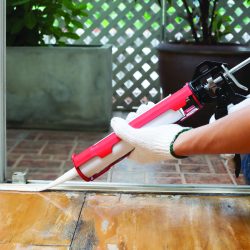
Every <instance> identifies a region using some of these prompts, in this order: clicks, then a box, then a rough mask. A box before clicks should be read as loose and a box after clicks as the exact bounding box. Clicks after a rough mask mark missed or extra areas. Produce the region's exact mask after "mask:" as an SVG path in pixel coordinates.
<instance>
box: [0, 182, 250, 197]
mask: <svg viewBox="0 0 250 250" xmlns="http://www.w3.org/2000/svg"><path fill="white" fill-rule="evenodd" d="M48 183H50V181H44V180H28V183H27V184H12V183H2V184H0V191H23V190H26V191H28V190H27V189H28V188H30V189H31V190H32V189H35V188H39V187H42V186H44V185H46V184H48ZM46 191H83V192H105V193H109V192H111V193H155V194H211V195H212V194H215V195H216V194H225V195H230V194H232V195H236V194H239V195H241V194H246V195H249V194H250V186H247V185H242V186H233V185H195V184H181V185H180V184H178V185H176V184H165V185H162V184H161V185H152V184H136V183H135V184H134V183H133V184H131V183H107V182H81V181H68V182H65V183H63V184H61V185H58V186H56V187H53V188H51V189H49V190H46Z"/></svg>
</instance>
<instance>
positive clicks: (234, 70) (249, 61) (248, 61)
mask: <svg viewBox="0 0 250 250" xmlns="http://www.w3.org/2000/svg"><path fill="white" fill-rule="evenodd" d="M248 63H250V57H248V58H247V59H246V60H244V61H243V62H241V63H239V64H237V65H236V66H234V67H233V68H231V69H230V70H229V72H230V73H231V74H233V73H235V72H237V71H238V70H240V69H241V68H243V67H245V66H246V65H247V64H248ZM224 75H226V74H224ZM221 80H222V78H221V76H219V77H217V78H216V79H215V80H214V82H215V83H218V82H220V81H221Z"/></svg>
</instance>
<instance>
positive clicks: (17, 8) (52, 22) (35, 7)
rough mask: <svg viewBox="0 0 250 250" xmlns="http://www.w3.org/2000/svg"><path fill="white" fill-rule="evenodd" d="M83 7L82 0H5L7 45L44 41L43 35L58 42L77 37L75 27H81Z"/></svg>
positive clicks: (61, 42) (39, 43)
mask: <svg viewBox="0 0 250 250" xmlns="http://www.w3.org/2000/svg"><path fill="white" fill-rule="evenodd" d="M86 8H87V5H86V4H85V3H83V1H82V0H7V10H6V15H7V27H6V40H7V45H8V46H38V45H45V42H44V37H45V36H49V37H51V38H54V40H55V44H57V45H62V44H65V40H66V39H67V38H70V39H73V40H77V39H79V36H78V35H77V34H76V33H75V29H76V28H80V29H83V22H82V21H81V19H82V18H84V17H86V16H87V13H86Z"/></svg>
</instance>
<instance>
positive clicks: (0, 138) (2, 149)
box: [0, 0, 6, 182]
mask: <svg viewBox="0 0 250 250" xmlns="http://www.w3.org/2000/svg"><path fill="white" fill-rule="evenodd" d="M5 8H6V5H5V0H1V1H0V182H3V181H4V177H5V167H6V118H5V103H6V102H5V96H6V89H5V80H6V76H5V53H6V52H5V51H6V44H5V17H6V16H5V13H6V10H5Z"/></svg>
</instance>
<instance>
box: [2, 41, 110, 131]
mask: <svg viewBox="0 0 250 250" xmlns="http://www.w3.org/2000/svg"><path fill="white" fill-rule="evenodd" d="M6 70H7V71H6V72H7V73H6V74H7V121H8V126H11V127H24V128H25V127H26V128H27V127H28V128H46V129H77V130H103V129H104V130H107V129H108V127H109V122H110V119H111V115H112V51H111V46H110V45H107V46H101V47H97V46H91V47H9V48H7V61H6Z"/></svg>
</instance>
